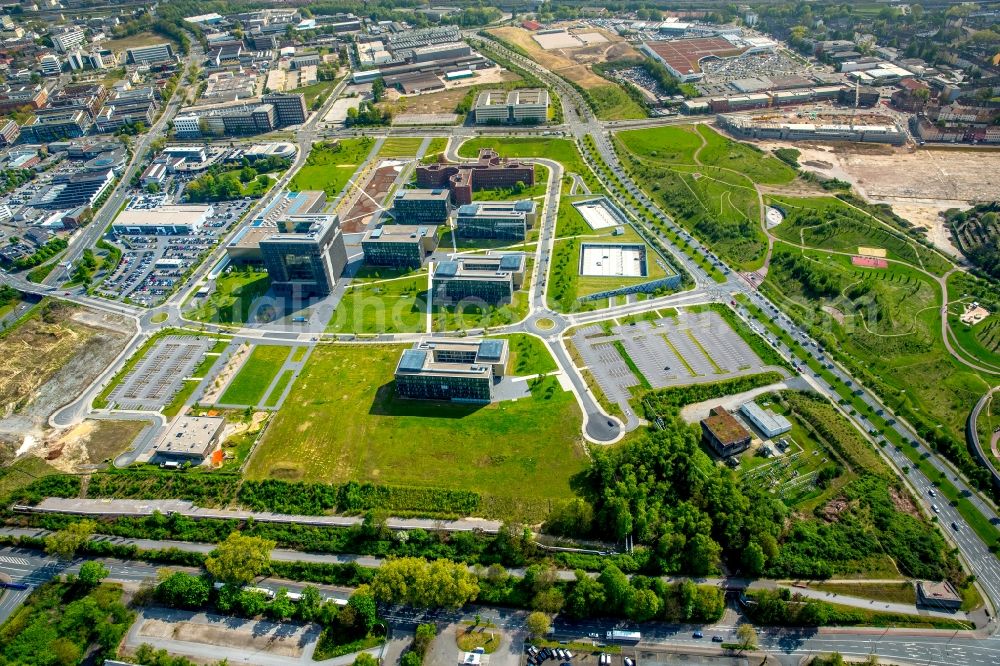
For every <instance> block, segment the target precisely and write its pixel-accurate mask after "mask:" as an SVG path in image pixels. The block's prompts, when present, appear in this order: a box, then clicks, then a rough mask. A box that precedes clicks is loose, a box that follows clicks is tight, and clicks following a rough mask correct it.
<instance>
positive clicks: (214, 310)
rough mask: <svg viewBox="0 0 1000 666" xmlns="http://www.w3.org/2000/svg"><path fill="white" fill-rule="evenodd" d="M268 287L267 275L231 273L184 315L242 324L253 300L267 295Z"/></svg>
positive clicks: (260, 273) (191, 317)
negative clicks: (199, 303)
mask: <svg viewBox="0 0 1000 666" xmlns="http://www.w3.org/2000/svg"><path fill="white" fill-rule="evenodd" d="M270 286H271V279H270V278H269V277H268V275H267V273H266V272H263V271H260V272H258V271H252V270H247V271H240V270H231V271H229V272H227V273H223V274H222V275H220V276H219V277H218V279H217V280H216V281H215V290H214V291H213V292H212V293H211V294H209V296H208V298H206V299H204V301H203V302H202V303H201V305H199V306H198V307H197V308H194V309H192V310H189V311H188V312H186V313H185V316H187V317H188V318H189V319H193V320H195V321H204V322H213V323H220V324H244V323H246V321H247V318H248V317H249V315H250V306H251V305H253V302H254V300H256V299H257V298H260V297H261V296H263V295H264V294H265V293H267V290H268V289H269V288H270Z"/></svg>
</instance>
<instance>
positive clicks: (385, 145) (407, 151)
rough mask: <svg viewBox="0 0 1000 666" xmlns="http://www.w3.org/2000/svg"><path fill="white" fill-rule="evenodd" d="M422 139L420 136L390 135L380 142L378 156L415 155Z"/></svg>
mask: <svg viewBox="0 0 1000 666" xmlns="http://www.w3.org/2000/svg"><path fill="white" fill-rule="evenodd" d="M423 142H424V140H423V139H422V138H420V137H390V138H388V139H386V140H385V141H383V142H382V147H381V148H379V151H378V156H379V157H416V155H417V151H419V150H420V145H421V144H422V143H423Z"/></svg>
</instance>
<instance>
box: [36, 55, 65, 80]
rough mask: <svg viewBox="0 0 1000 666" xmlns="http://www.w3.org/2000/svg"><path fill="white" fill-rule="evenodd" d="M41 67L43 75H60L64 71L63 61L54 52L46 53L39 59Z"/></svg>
mask: <svg viewBox="0 0 1000 666" xmlns="http://www.w3.org/2000/svg"><path fill="white" fill-rule="evenodd" d="M38 65H39V69H40V70H41V72H42V76H58V75H59V73H60V72H62V63H60V62H59V58H57V57H56V56H55V55H53V54H52V53H46V54H45V55H43V56H42V57H41V58H39V59H38Z"/></svg>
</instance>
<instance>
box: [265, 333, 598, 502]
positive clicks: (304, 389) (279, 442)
mask: <svg viewBox="0 0 1000 666" xmlns="http://www.w3.org/2000/svg"><path fill="white" fill-rule="evenodd" d="M403 349H404V347H402V346H398V345H364V346H361V345H359V346H348V345H336V346H321V347H319V348H317V349H316V350H315V351H314V352H313V354H312V356H310V358H309V361H308V362H307V363H306V367H305V369H304V370H303V372H302V374H301V376H300V377H299V379H298V381H297V382H296V383H295V385H294V386H293V388H292V391H291V393H290V394H289V397H288V400H286V401H285V404H284V407H283V408H282V409H281V411H279V412H278V414H277V415H276V416H275V419H274V421H273V422H272V423H271V425H270V427H269V428H268V431H267V434H266V435H265V436H264V439H263V441H262V442H261V444H260V445H259V446H258V448H257V451H256V453H255V455H254V457H253V459H251V461H250V463H249V465H248V467H247V475H248V476H249V477H250V478H253V479H262V478H269V477H270V478H281V479H288V480H303V481H314V482H327V483H341V482H344V481H348V480H351V479H354V480H358V481H375V482H378V483H383V484H389V485H409V486H430V487H440V488H454V489H463V490H475V491H478V492H480V493H483V494H484V495H487V496H488V498H487V502H486V505H487V506H488V507H492V509H491V511H490V513H492V514H493V515H496V516H499V517H512V518H516V519H522V520H529V521H531V520H537V519H539V518H540V517H542V516H543V515H544V513H545V512H546V511H547V509H548V504H549V502H550V500H559V499H569V498H571V497H572V491H571V490H570V487H569V479H570V477H571V476H573V475H574V474H576V473H577V472H579V471H581V470H582V469H583V468H584V466H585V462H586V454H585V453H584V451H583V449H582V447H581V443H580V439H581V438H580V424H581V415H580V411H579V408H578V407H577V405H576V401H575V400H574V399H573V397H572V394H570V393H565V392H563V391H562V390H561V389H560V388H559V385H558V382H557V381H556V380H555V379H554V378H546V379H543V380H541V381H540V382H539V383H538V384H536V385H533V387H532V397H531V398H529V399H521V400H517V401H514V402H504V403H499V404H492V405H486V406H482V405H460V404H453V403H433V402H424V401H405V400H399V399H397V398H396V397H395V392H394V384H393V371H394V370H395V367H396V364H397V362H398V361H399V356H400V354H401V353H402V351H403Z"/></svg>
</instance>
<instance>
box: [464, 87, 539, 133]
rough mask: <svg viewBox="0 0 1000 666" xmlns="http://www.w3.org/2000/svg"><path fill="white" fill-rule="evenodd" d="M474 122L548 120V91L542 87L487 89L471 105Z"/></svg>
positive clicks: (534, 121)
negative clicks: (505, 90)
mask: <svg viewBox="0 0 1000 666" xmlns="http://www.w3.org/2000/svg"><path fill="white" fill-rule="evenodd" d="M473 112H474V114H475V119H476V124H478V125H484V124H495V123H544V122H545V121H546V120H548V113H549V93H548V91H547V90H545V89H544V88H531V89H521V90H512V91H510V92H504V91H502V90H487V91H484V92H481V93H480V94H479V97H477V98H476V104H475V106H474V107H473Z"/></svg>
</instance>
